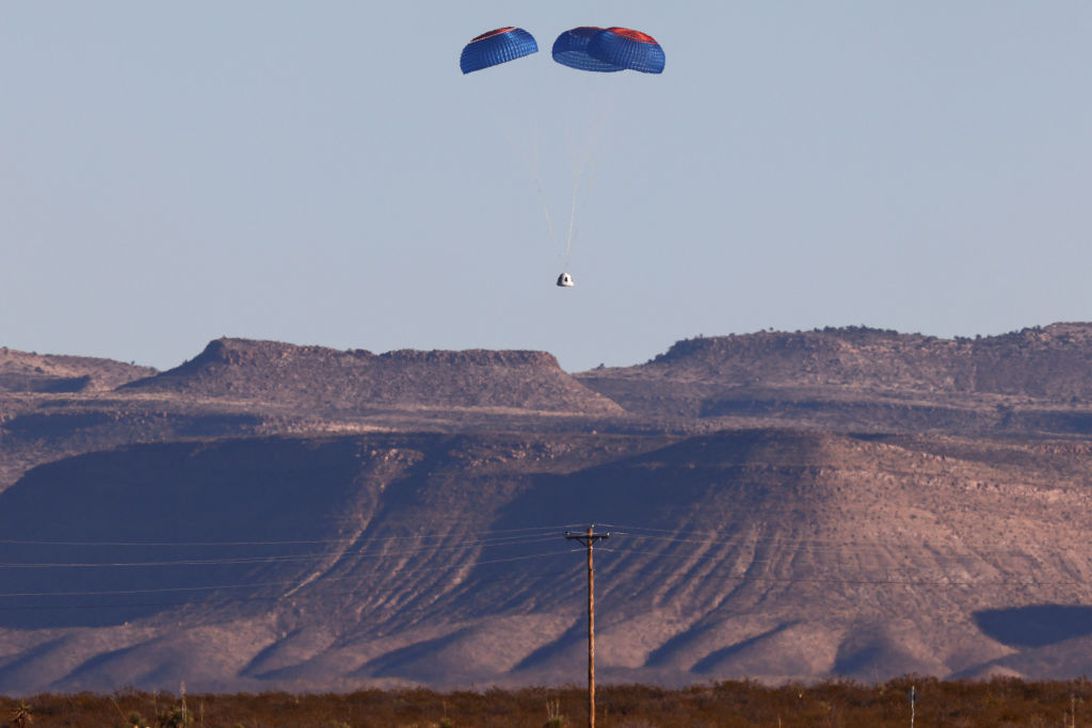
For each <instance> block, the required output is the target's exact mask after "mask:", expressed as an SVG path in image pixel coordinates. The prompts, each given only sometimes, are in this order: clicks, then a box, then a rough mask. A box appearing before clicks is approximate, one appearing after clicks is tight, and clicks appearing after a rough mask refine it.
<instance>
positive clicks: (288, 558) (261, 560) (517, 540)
mask: <svg viewBox="0 0 1092 728" xmlns="http://www.w3.org/2000/svg"><path fill="white" fill-rule="evenodd" d="M554 540H555V537H554V536H544V537H534V538H528V537H514V536H507V537H502V538H495V539H479V540H470V541H463V542H461V543H459V544H452V545H434V546H420V547H417V548H400V549H399V550H398V551H396V552H387V551H382V552H381V551H345V552H340V553H339V552H336V551H315V552H310V553H307V554H289V555H279V556H236V557H225V558H221V559H170V560H160V561H129V562H109V561H79V562H77V561H72V562H61V561H56V562H0V569H80V568H109V567H119V568H120V567H163V566H220V565H242V564H265V563H285V562H300V561H315V560H320V559H322V558H327V557H332V556H336V557H339V558H341V557H345V556H353V557H365V558H367V557H375V556H380V557H387V558H394V557H399V556H402V555H404V554H412V553H437V552H440V551H458V550H463V549H466V548H467V547H473V546H481V547H482V548H495V547H500V546H522V545H524V544H533V543H543V542H546V541H554Z"/></svg>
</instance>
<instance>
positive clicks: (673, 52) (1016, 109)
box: [0, 0, 1092, 370]
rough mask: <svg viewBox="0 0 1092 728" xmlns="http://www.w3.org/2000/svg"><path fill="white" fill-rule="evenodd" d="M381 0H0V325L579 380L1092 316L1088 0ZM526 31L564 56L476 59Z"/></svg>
mask: <svg viewBox="0 0 1092 728" xmlns="http://www.w3.org/2000/svg"><path fill="white" fill-rule="evenodd" d="M383 5H384V6H385V7H381V8H380V7H378V6H379V3H365V2H357V1H355V0H354V1H353V2H313V3H303V2H296V1H293V2H272V1H270V0H262V1H261V2H259V1H243V0H235V1H233V2H209V1H204V0H199V1H196V2H187V3H158V2H147V1H146V0H131V1H128V2H120V1H115V0H102V1H101V2H93V3H92V2H78V1H76V0H68V1H67V2H61V1H57V2H39V1H32V0H25V1H22V2H19V1H17V0H12V1H11V2H6V3H3V4H2V5H0V344H2V345H7V346H10V347H15V348H20V349H28V350H37V351H39V352H53V353H78V354H92V355H100V356H109V357H113V358H118V359H122V360H126V361H128V360H136V361H138V362H142V363H148V364H152V365H154V366H158V367H161V368H165V367H170V366H174V365H175V364H177V363H179V362H180V361H182V360H183V359H185V358H188V357H190V356H192V355H193V354H195V353H196V352H197V351H199V350H200V349H201V348H202V347H203V346H204V344H205V342H206V341H207V340H209V339H211V338H215V337H218V336H221V335H224V334H226V335H230V336H243V337H253V338H272V339H279V340H284V341H290V342H295V343H307V344H324V345H329V346H334V347H338V348H347V347H354V348H366V349H371V350H373V351H384V350H388V349H392V348H404V347H412V348H424V349H432V348H475V347H487V348H532V349H545V350H548V351H551V352H553V353H555V354H557V355H558V357H559V358H560V360H561V363H562V365H563V366H564V367H566V368H567V369H570V370H578V369H583V368H588V367H591V366H594V365H596V364H598V363H600V362H606V363H607V364H628V363H637V362H640V361H644V360H645V359H647V358H649V357H650V356H652V355H654V354H656V353H658V352H660V351H663V350H664V349H666V348H667V346H669V345H670V344H671V343H672V342H673V341H675V340H676V339H679V338H682V337H686V336H692V335H696V334H698V333H702V334H705V335H713V334H722V333H731V332H744V331H753V330H756V329H762V328H768V327H776V328H780V329H790V330H792V329H798V328H812V327H815V326H824V325H828V324H830V325H841V324H862V323H863V324H868V325H872V326H880V327H885V328H897V329H900V330H904V331H921V332H924V333H931V334H937V335H945V336H948V335H953V334H964V335H971V334H975V333H983V334H985V333H998V332H1002V331H1008V330H1011V329H1015V328H1020V327H1022V326H1026V325H1033V324H1044V323H1049V322H1051V321H1057V320H1088V319H1089V318H1092V285H1090V278H1092V276H1090V273H1092V194H1090V193H1092V3H1089V2H1087V0H1072V1H1070V0H1053V1H1049V0H1048V1H1047V2H1029V1H1028V0H1021V1H1020V2H1013V1H1010V0H963V1H961V2H955V3H952V2H939V1H927V2H918V3H908V2H894V1H880V2H872V1H868V2H866V1H865V0H859V1H858V2H839V1H837V0H832V1H830V2H824V3H802V2H781V1H779V0H763V2H748V3H724V2H712V1H708V2H685V3H683V2H679V3H676V2H667V1H666V0H657V1H656V2H647V1H644V0H627V1H626V2H622V1H621V0H616V1H614V2H608V1H604V2H597V3H589V2H575V1H573V0H554V1H552V2H536V3H529V2H523V3H519V2H512V1H511V0H506V1H504V2H501V1H500V0H496V1H492V2H461V3H448V2H432V3H408V2H398V3H394V2H390V3H384V4H383ZM509 24H515V25H520V26H522V27H524V28H526V29H528V30H529V31H531V32H532V33H533V34H535V36H536V37H537V38H538V41H539V45H540V47H542V48H543V49H544V50H546V51H547V52H544V53H539V54H538V55H537V56H533V57H531V58H528V59H523V60H521V61H517V62H514V63H512V64H508V65H507V66H504V67H502V68H498V69H494V72H492V73H491V72H489V71H485V72H481V73H478V74H472V75H470V76H466V77H464V76H462V75H461V74H460V73H459V70H458V56H459V52H460V49H461V47H462V45H463V44H464V43H465V42H466V41H467V40H468V39H469V38H471V37H472V36H474V35H477V34H478V33H481V32H483V31H485V30H489V29H491V28H495V27H497V26H501V25H509ZM575 25H624V26H629V27H634V28H639V29H641V30H644V31H646V32H648V33H651V34H652V35H654V36H655V37H656V38H657V39H658V40H659V41H660V42H661V43H662V44H663V46H664V48H665V50H666V52H667V69H666V72H665V73H664V74H663V75H662V76H645V75H639V74H604V75H595V74H581V73H579V72H576V71H572V70H570V69H567V68H563V67H561V66H558V65H556V64H554V63H553V62H552V61H551V60H550V58H549V54H548V48H549V46H550V44H551V43H552V41H553V38H554V37H555V36H556V35H557V33H558V32H560V31H562V30H563V29H565V28H567V27H571V26H575ZM536 160H537V162H536ZM579 168H583V169H584V170H585V173H584V175H583V177H582V180H583V183H584V184H583V185H582V187H581V189H580V191H579V194H578V196H577V202H578V205H577V216H576V222H577V225H576V231H577V234H576V238H575V240H574V244H573V256H572V259H571V263H570V266H569V268H570V270H571V271H572V273H573V274H574V276H575V277H576V281H577V287H576V288H575V289H572V290H561V289H558V288H556V287H555V286H554V285H553V283H554V279H555V278H556V276H557V274H558V273H559V272H560V270H561V267H562V263H563V261H562V255H561V254H562V249H563V247H564V242H563V240H562V237H563V236H561V235H559V234H558V232H559V231H560V230H563V229H564V228H565V227H566V225H567V222H568V216H569V202H570V194H571V191H572V187H573V180H574V177H575V176H576V170H577V169H579ZM544 203H545V205H544ZM544 207H545V208H548V209H550V210H551V211H552V217H553V225H554V227H555V235H554V237H553V238H551V237H550V236H549V234H548V228H547V224H546V218H545V215H544V212H543V210H544Z"/></svg>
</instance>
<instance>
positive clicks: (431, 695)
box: [0, 678, 1092, 728]
mask: <svg viewBox="0 0 1092 728" xmlns="http://www.w3.org/2000/svg"><path fill="white" fill-rule="evenodd" d="M911 686H913V687H914V689H915V693H916V696H917V700H916V705H915V711H916V715H915V723H914V724H915V725H916V726H919V727H920V728H933V727H935V726H936V727H939V726H945V727H950V728H1009V727H1013V728H1015V727H1016V726H1027V727H1028V728H1047V727H1050V728H1077V727H1079V726H1080V727H1084V726H1092V682H1090V681H1089V680H1088V679H1087V678H1083V679H1080V680H1074V681H1068V682H1024V681H1020V680H1015V679H994V680H991V681H989V682H960V681H938V680H934V679H918V678H901V679H898V680H893V681H891V682H887V683H884V684H881V685H863V684H859V683H850V682H831V683H822V684H817V685H808V686H805V685H785V686H781V687H766V686H763V685H759V684H756V683H750V682H724V683H717V684H715V685H708V686H699V687H691V688H686V689H681V690H667V689H660V688H654V687H648V686H643V685H626V686H608V687H603V688H601V689H600V690H599V693H598V696H597V697H598V706H599V709H598V711H597V715H598V718H597V721H596V725H598V726H600V727H601V728H676V727H678V728H681V727H683V726H685V727H686V728H736V727H737V726H738V727H740V728H742V727H744V726H748V727H749V726H770V727H774V726H783V727H784V728H790V727H791V728H805V727H810V726H815V727H819V726H822V727H824V728H836V727H841V726H844V727H845V728H856V727H857V726H867V727H869V728H884V727H885V726H892V727H894V726H907V725H910V700H909V695H910V689H911ZM586 705H587V704H586V693H585V692H584V691H583V690H581V689H580V688H576V687H570V688H563V689H546V688H528V689H523V690H499V689H494V690H489V691H486V692H454V693H438V692H433V691H429V690H402V691H380V690H368V691H362V692H356V693H349V694H344V695H334V694H325V695H317V694H309V695H292V694H287V693H267V694H260V695H253V694H235V695H188V696H180V695H169V694H163V693H158V694H155V693H143V692H135V691H129V692H119V693H115V694H114V695H94V694H89V693H83V694H77V695H56V694H47V695H37V696H34V697H31V698H26V699H11V698H0V721H3V722H0V726H2V727H3V728H9V727H10V728H27V727H28V726H31V725H33V726H37V727H39V728H50V727H52V726H65V727H66V728H106V727H108V726H117V727H119V728H132V727H134V726H147V727H149V728H186V727H190V728H464V727H466V728H470V727H472V726H473V727H474V728H517V727H519V728H522V727H524V726H526V727H528V728H539V727H540V726H541V727H542V728H563V727H564V726H571V727H573V728H578V727H579V726H583V725H585V724H586V722H587V711H586Z"/></svg>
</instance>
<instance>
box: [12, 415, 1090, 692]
mask: <svg viewBox="0 0 1092 728" xmlns="http://www.w3.org/2000/svg"><path fill="white" fill-rule="evenodd" d="M996 448H999V449H1000V452H997V451H996ZM1069 448H1070V455H1068V456H1064V458H1063V457H1062V456H1061V455H1060V451H1059V450H1058V449H1057V446H1056V445H1053V444H1042V445H1036V446H1031V447H1029V446H1019V445H1015V444H1010V445H1006V446H995V451H993V452H991V451H983V450H982V449H981V448H979V447H977V446H976V445H975V444H974V443H973V442H966V441H952V442H948V443H938V444H934V443H933V442H931V441H930V440H928V439H925V440H923V439H904V440H891V441H878V440H875V439H872V438H864V439H862V438H854V437H848V436H839V435H827V434H817V433H800V432H793V431H784V430H755V431H738V432H724V433H720V434H716V435H707V436H695V437H687V438H683V439H676V438H666V439H665V438H649V437H630V436H603V435H557V436H549V437H545V436H533V435H488V434H480V435H456V436H452V435H439V434H436V435H413V434H382V435H369V436H352V437H334V438H321V439H316V438H305V439H298V438H297V439H284V438H263V439H255V440H236V441H224V442H221V443H215V444H202V443H191V444H167V445H152V446H139V447H135V448H130V449H123V450H118V451H115V452H111V453H102V454H93V455H86V456H82V457H79V458H74V459H70V460H66V461H62V462H59V463H56V464H53V465H47V466H42V467H40V468H37V469H35V470H34V471H32V472H31V473H29V474H28V475H27V476H26V477H25V478H24V479H23V480H22V481H20V482H19V483H18V484H16V485H15V486H13V487H12V488H10V489H9V490H7V491H5V492H4V493H2V494H0V531H2V532H3V533H4V534H5V535H6V537H7V538H8V542H7V545H6V546H5V547H4V549H5V559H4V561H5V563H7V564H8V565H9V568H8V573H6V574H5V592H6V594H8V595H11V594H21V595H23V596H18V597H16V596H6V597H3V600H4V609H3V610H2V611H0V623H2V624H3V625H5V626H6V627H7V628H8V631H0V654H4V653H5V652H4V651H5V650H6V653H7V654H19V655H22V657H20V658H19V659H16V660H14V661H12V662H10V663H7V664H3V663H0V691H9V692H12V691H14V692H22V691H28V690H37V689H42V688H46V687H48V688H50V689H61V690H82V689H94V690H108V689H110V688H111V686H115V685H118V684H135V685H142V686H146V687H169V686H170V685H171V684H172V683H175V682H177V681H178V680H180V679H184V680H185V681H186V683H187V685H190V686H191V687H193V688H194V689H211V688H212V687H217V688H218V689H222V688H224V687H231V688H238V689H247V690H257V689H266V688H271V687H290V688H294V689H299V688H307V689H314V688H319V687H323V688H329V687H338V688H349V687H352V686H359V685H367V684H416V683H424V684H431V685H445V686H455V685H489V684H494V683H498V684H527V683H536V684H537V683H558V682H568V681H571V680H572V679H573V675H574V666H577V667H578V666H579V665H580V663H581V655H582V651H583V649H584V645H583V627H582V624H583V622H582V616H581V615H582V609H583V606H582V600H581V590H582V581H581V580H582V569H581V564H582V554H580V553H579V552H576V553H574V552H573V551H572V546H571V545H570V544H568V543H567V542H565V541H564V539H563V538H562V533H563V531H564V530H565V529H566V528H571V527H576V526H577V525H579V524H584V523H589V522H596V523H601V524H604V525H603V528H607V529H609V530H611V531H612V532H613V535H612V538H611V540H610V541H609V542H608V543H606V544H604V547H603V548H602V549H601V552H600V576H599V580H598V581H599V600H598V601H599V604H600V610H601V611H600V625H599V629H600V645H599V652H600V665H601V670H602V675H603V678H604V679H605V680H608V681H611V680H613V681H653V682H658V683H667V684H680V683H685V682H689V681H694V680H707V679H714V678H718V679H719V678H724V677H733V676H746V677H752V678H760V679H764V680H772V681H778V680H785V679H801V678H817V677H828V676H846V677H854V678H861V679H868V680H872V679H882V678H886V677H889V676H891V675H896V674H902V673H905V672H919V673H931V674H939V675H951V674H957V673H958V674H989V673H990V672H991V671H992V670H993V669H994V667H993V666H994V665H995V664H1000V663H1001V662H1002V661H1003V662H1004V664H1006V665H1018V664H1020V663H1019V660H1018V659H1017V658H1020V659H1022V660H1024V661H1025V663H1026V664H1029V665H1032V664H1039V665H1040V667H1039V668H1038V670H1042V669H1043V668H1042V667H1041V665H1042V664H1043V663H1044V662H1046V661H1049V660H1050V659H1055V660H1062V659H1063V655H1065V654H1069V653H1071V656H1070V657H1069V658H1066V659H1068V660H1069V662H1068V663H1066V664H1068V665H1069V668H1070V669H1079V670H1085V671H1087V670H1088V669H1090V668H1092V663H1089V662H1088V661H1087V658H1086V657H1084V658H1078V657H1077V655H1080V654H1085V653H1082V652H1081V650H1082V649H1083V648H1082V647H1081V646H1080V645H1081V644H1083V642H1081V641H1082V640H1086V639H1087V637H1086V636H1084V633H1083V632H1080V631H1079V630H1078V631H1074V632H1073V633H1072V635H1070V636H1071V639H1067V638H1066V637H1065V636H1064V635H1063V636H1062V637H1061V638H1059V639H1057V640H1053V641H1051V642H1049V643H1032V642H1027V643H1026V644H1018V643H1015V642H1014V641H1013V640H1012V639H1010V638H1007V637H1005V635H1004V634H1002V632H1003V631H1004V629H1006V627H1005V624H1008V623H1001V626H1000V627H998V626H997V624H998V622H997V621H996V620H994V621H993V622H991V621H990V618H989V617H985V618H984V617H983V616H982V615H984V614H985V615H988V614H992V613H993V612H991V611H990V610H997V609H1013V608H1017V607H1027V606H1031V605H1042V604H1048V605H1049V604H1054V605H1067V604H1081V603H1090V602H1092V591H1090V589H1092V586H1090V585H1092V559H1090V554H1089V552H1088V550H1087V548H1086V534H1087V532H1088V531H1089V529H1092V520H1090V518H1092V517H1090V515H1089V514H1092V501H1090V498H1092V494H1090V493H1089V492H1088V489H1087V483H1088V482H1089V479H1090V478H1092V473H1090V471H1089V468H1090V467H1092V464H1090V463H1092V451H1090V450H1089V447H1088V446H1086V445H1085V446H1079V447H1078V446H1075V445H1070V446H1069ZM1006 459H1011V460H1013V461H1014V462H1019V463H1020V466H1019V467H1018V468H1015V469H1008V468H1006V467H1004V466H1003V465H1002V464H1000V463H1003V462H1004V461H1005V460H1006ZM1063 461H1064V462H1065V463H1067V465H1066V467H1067V469H1065V470H1063V469H1059V467H1058V464H1059V463H1060V462H1063ZM1059 514H1064V515H1065V517H1064V518H1059ZM43 542H44V543H43ZM47 563H48V564H53V567H52V568H49V569H45V568H41V567H40V566H38V567H36V566H34V565H41V564H47ZM18 564H24V565H25V568H11V566H13V565H18ZM58 584H63V585H64V586H63V589H58ZM56 592H61V593H56ZM55 593H56V594H55ZM88 627H94V628H95V629H93V630H91V631H88V629H87V628H88ZM28 629H31V630H32V631H30V632H27V631H25V630H28ZM999 630H1001V631H1000V632H999ZM1067 651H1068V652H1067ZM1052 655H1053V658H1052V657H1051V656H1052ZM1059 664H1061V663H1059ZM1009 669H1010V671H1018V668H1012V667H1010V668H1009ZM1031 673H1032V674H1035V671H1031Z"/></svg>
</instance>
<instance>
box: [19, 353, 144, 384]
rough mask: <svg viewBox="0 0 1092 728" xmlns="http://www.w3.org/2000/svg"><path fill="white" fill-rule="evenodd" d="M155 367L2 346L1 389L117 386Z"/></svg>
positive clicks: (142, 375)
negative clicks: (39, 352)
mask: <svg viewBox="0 0 1092 728" xmlns="http://www.w3.org/2000/svg"><path fill="white" fill-rule="evenodd" d="M153 374H155V369H153V368H151V367H142V366H137V365H135V364H124V363H122V362H119V361H113V360H112V359H96V358H94V357H88V356H59V355H56V354H38V353H33V352H26V351H16V350H15V349H9V348H7V347H2V348H0V392H84V391H103V390H109V389H114V388H115V387H119V386H121V385H122V384H125V383H126V382H131V381H133V380H134V379H140V378H143V377H149V376H151V375H153Z"/></svg>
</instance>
